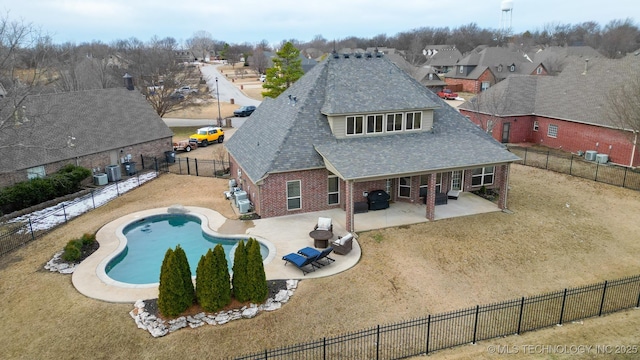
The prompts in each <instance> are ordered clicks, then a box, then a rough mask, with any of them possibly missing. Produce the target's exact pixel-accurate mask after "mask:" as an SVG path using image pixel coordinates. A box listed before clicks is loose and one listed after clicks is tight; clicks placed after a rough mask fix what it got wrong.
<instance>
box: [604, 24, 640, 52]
mask: <svg viewBox="0 0 640 360" xmlns="http://www.w3.org/2000/svg"><path fill="white" fill-rule="evenodd" d="M639 41H640V34H639V29H638V26H636V24H634V23H633V21H632V20H631V19H626V20H624V21H623V20H612V21H611V22H609V23H608V24H607V26H605V29H604V32H603V34H602V46H601V48H600V52H602V53H603V54H604V55H605V56H607V57H609V58H612V59H617V58H621V57H623V56H625V55H626V54H627V53H629V52H632V51H635V50H637V49H638V47H640V42H639Z"/></svg>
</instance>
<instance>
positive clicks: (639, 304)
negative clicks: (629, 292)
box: [636, 291, 640, 308]
mask: <svg viewBox="0 0 640 360" xmlns="http://www.w3.org/2000/svg"><path fill="white" fill-rule="evenodd" d="M636 307H637V308H640V291H638V301H636Z"/></svg>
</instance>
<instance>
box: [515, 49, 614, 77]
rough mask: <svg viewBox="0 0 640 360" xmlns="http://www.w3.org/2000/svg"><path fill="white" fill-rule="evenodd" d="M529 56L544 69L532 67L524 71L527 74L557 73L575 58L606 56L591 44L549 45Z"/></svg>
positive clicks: (533, 62)
mask: <svg viewBox="0 0 640 360" xmlns="http://www.w3.org/2000/svg"><path fill="white" fill-rule="evenodd" d="M529 57H530V58H531V59H532V64H531V66H533V64H539V66H541V67H542V68H544V74H543V70H540V69H531V71H524V72H523V74H525V75H546V74H549V75H556V74H559V73H560V72H561V71H562V69H563V68H564V67H565V65H566V64H567V63H569V62H571V61H573V60H572V59H575V58H582V59H595V58H600V57H604V56H602V54H600V53H599V52H598V51H597V50H596V49H594V48H592V47H591V46H548V47H544V48H541V49H537V50H536V51H533V52H530V53H529Z"/></svg>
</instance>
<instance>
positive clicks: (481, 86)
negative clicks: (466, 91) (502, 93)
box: [480, 81, 491, 91]
mask: <svg viewBox="0 0 640 360" xmlns="http://www.w3.org/2000/svg"><path fill="white" fill-rule="evenodd" d="M489 86H491V83H490V82H488V81H483V82H482V84H480V91H485V90H487V89H488V88H489Z"/></svg>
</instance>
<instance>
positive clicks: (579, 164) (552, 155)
mask: <svg viewBox="0 0 640 360" xmlns="http://www.w3.org/2000/svg"><path fill="white" fill-rule="evenodd" d="M509 150H510V151H511V152H512V153H514V154H516V155H518V156H520V158H522V161H521V162H520V163H521V164H523V165H527V166H533V167H537V168H541V169H546V170H551V171H555V172H559V173H563V174H569V175H573V176H577V177H581V178H584V179H589V180H594V181H598V182H603V183H607V184H610V185H615V186H620V187H624V188H627V189H632V190H640V170H634V169H631V168H627V167H623V166H618V165H614V164H610V163H605V164H600V163H598V162H593V161H586V160H585V159H584V158H583V157H581V156H577V155H574V154H571V153H560V152H552V151H543V150H538V149H532V148H527V147H520V146H511V145H510V146H509Z"/></svg>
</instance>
